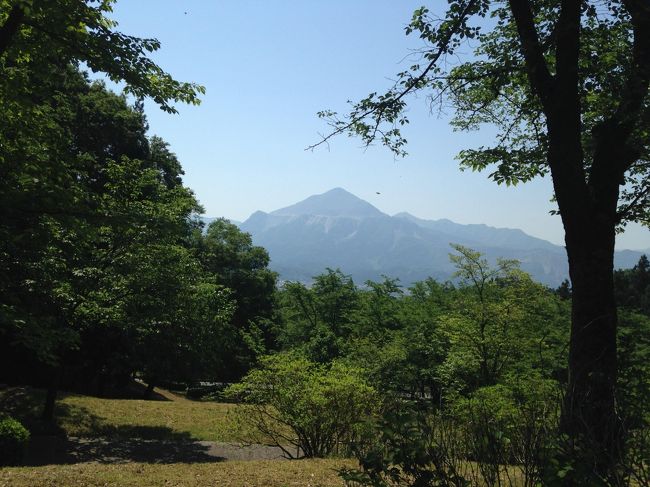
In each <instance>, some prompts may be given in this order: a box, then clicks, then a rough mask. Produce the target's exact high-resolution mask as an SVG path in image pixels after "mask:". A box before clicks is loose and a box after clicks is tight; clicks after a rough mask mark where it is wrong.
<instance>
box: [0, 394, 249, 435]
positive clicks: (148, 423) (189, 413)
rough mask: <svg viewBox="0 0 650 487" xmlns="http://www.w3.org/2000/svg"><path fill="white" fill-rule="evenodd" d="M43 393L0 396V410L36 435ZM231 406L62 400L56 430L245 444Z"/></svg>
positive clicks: (82, 398) (69, 397)
mask: <svg viewBox="0 0 650 487" xmlns="http://www.w3.org/2000/svg"><path fill="white" fill-rule="evenodd" d="M43 398H44V393H43V391H41V390H36V389H30V388H10V389H7V390H4V391H0V409H3V410H5V411H8V412H10V413H11V414H13V415H15V416H16V417H18V418H19V419H21V420H23V421H24V422H25V423H26V424H27V425H28V426H33V428H34V429H36V430H39V429H41V428H43V427H44V426H43V425H42V424H41V423H40V422H39V420H38V417H39V412H40V408H41V405H42V402H43ZM234 407H235V406H234V405H232V404H221V403H214V402H199V401H196V402H195V401H188V400H184V399H181V400H174V401H144V400H137V399H101V398H97V397H90V396H81V395H77V394H60V398H59V400H58V401H57V407H56V410H55V422H56V426H57V428H59V429H60V430H62V431H63V432H64V433H65V434H67V435H68V436H81V437H97V436H112V437H122V438H156V439H181V438H185V439H195V440H210V441H224V442H237V441H242V440H246V432H245V431H243V432H242V431H241V430H240V431H237V428H238V426H237V427H236V426H235V425H234V422H233V420H232V414H231V411H232V409H233V408H234Z"/></svg>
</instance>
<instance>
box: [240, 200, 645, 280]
mask: <svg viewBox="0 0 650 487" xmlns="http://www.w3.org/2000/svg"><path fill="white" fill-rule="evenodd" d="M239 226H240V228H241V229H242V230H243V231H245V232H249V233H250V234H251V235H252V237H253V242H254V243H255V244H256V245H261V246H263V247H265V248H266V249H267V250H268V251H269V254H270V256H271V268H272V269H274V270H275V271H277V272H278V273H279V274H280V278H281V279H282V280H298V281H303V282H309V281H310V280H311V278H312V277H313V276H315V275H317V274H320V273H322V272H324V270H325V268H327V267H331V268H334V269H335V268H340V269H341V270H342V271H343V272H344V273H346V274H350V275H351V276H352V277H353V279H354V281H355V282H356V283H358V284H362V283H363V282H364V281H366V280H367V279H372V280H378V279H381V276H382V274H383V275H387V276H390V277H397V278H399V279H400V280H401V282H402V284H404V285H409V284H411V283H412V282H415V281H418V280H422V279H426V278H427V277H429V276H431V277H433V278H435V279H438V280H447V279H450V278H451V277H452V274H453V273H454V270H455V269H454V267H453V265H452V264H451V263H450V261H449V253H450V252H451V251H452V250H453V249H452V248H451V247H450V246H449V244H450V243H458V244H461V245H464V246H467V247H470V248H472V249H475V250H479V251H481V252H484V253H485V254H486V256H487V257H488V259H489V260H490V261H494V260H495V259H496V258H497V257H505V258H513V259H518V260H519V261H521V267H522V269H523V270H525V271H526V272H528V273H530V274H531V275H532V276H533V277H534V278H535V279H536V280H538V281H540V282H543V283H545V284H548V285H551V286H557V285H559V284H560V282H562V280H563V279H565V278H567V277H568V267H567V257H566V253H565V251H564V248H563V247H560V246H558V245H554V244H552V243H550V242H547V241H546V240H542V239H539V238H535V237H531V236H530V235H527V234H526V233H524V232H522V231H521V230H516V229H508V228H494V227H489V226H487V225H461V224H458V223H454V222H452V221H450V220H422V219H420V218H417V217H415V216H413V215H410V214H408V213H398V214H396V215H393V216H390V215H387V214H385V213H382V212H381V211H379V210H378V209H377V208H375V207H374V206H372V205H371V204H370V203H368V202H366V201H363V200H362V199H360V198H358V197H356V196H354V195H353V194H350V193H349V192H347V191H345V190H344V189H341V188H336V189H332V190H330V191H328V192H326V193H323V194H319V195H314V196H310V197H309V198H307V199H305V200H303V201H301V202H299V203H296V204H294V205H291V206H288V207H286V208H281V209H279V210H276V211H273V212H271V213H264V212H262V211H257V212H255V213H253V214H252V215H251V216H250V218H248V220H246V221H245V222H243V223H241V224H240V225H239ZM641 254H642V252H637V251H631V250H624V251H620V252H617V253H616V266H617V267H632V266H633V265H634V264H636V262H637V261H638V259H639V257H640V256H641Z"/></svg>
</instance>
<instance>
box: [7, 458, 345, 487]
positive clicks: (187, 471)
mask: <svg viewBox="0 0 650 487" xmlns="http://www.w3.org/2000/svg"><path fill="white" fill-rule="evenodd" d="M343 466H346V467H348V468H350V467H352V466H353V464H352V462H351V461H346V460H298V461H247V462H240V461H232V462H222V463H207V464H206V463H204V464H184V463H175V464H170V465H155V464H143V463H129V464H118V465H103V464H96V463H84V464H78V465H52V466H47V467H34V468H27V467H21V468H5V469H0V487H9V486H11V487H32V486H51V487H54V486H62V487H63V486H66V487H67V486H70V487H75V486H84V487H93V486H125V485H128V486H135V487H140V486H141V487H145V486H146V487H149V486H165V487H171V486H189V487H202V486H229V487H239V486H241V487H244V486H245V487H290V486H301V487H333V486H343V485H344V483H343V481H342V480H341V479H340V478H339V476H338V474H337V470H338V469H339V468H341V467H343Z"/></svg>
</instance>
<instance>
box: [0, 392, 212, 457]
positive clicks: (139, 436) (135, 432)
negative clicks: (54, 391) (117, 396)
mask: <svg viewBox="0 0 650 487" xmlns="http://www.w3.org/2000/svg"><path fill="white" fill-rule="evenodd" d="M43 399H44V393H43V391H41V390H36V389H30V388H14V389H13V390H11V391H3V393H2V394H0V411H3V412H7V413H9V414H11V415H12V416H14V417H15V418H17V419H19V420H20V421H21V422H22V423H23V424H24V425H25V426H26V427H27V428H28V429H29V430H30V433H31V439H30V442H29V446H28V449H27V455H26V459H25V462H24V463H25V464H26V465H32V466H37V465H52V464H74V463H81V462H91V461H92V462H98V463H126V462H144V463H178V462H184V463H200V462H219V461H223V460H225V458H224V457H222V456H219V455H218V454H216V453H214V452H211V450H212V448H211V444H210V443H209V442H198V441H196V440H195V439H194V438H192V436H191V435H190V434H189V433H187V432H180V431H175V430H173V429H171V428H169V427H165V426H143V425H114V424H109V423H107V422H106V420H105V419H104V418H101V417H99V416H97V415H95V414H93V413H92V412H91V411H89V410H88V409H87V408H85V407H83V406H79V405H71V404H66V403H62V402H57V405H56V410H55V420H54V421H43V420H42V419H40V412H41V409H42V404H43ZM64 423H67V424H74V425H75V426H76V427H77V429H78V430H79V431H83V432H85V434H84V437H83V438H77V437H67V436H66V433H65V430H64V429H63V428H62V426H61V425H62V424H64Z"/></svg>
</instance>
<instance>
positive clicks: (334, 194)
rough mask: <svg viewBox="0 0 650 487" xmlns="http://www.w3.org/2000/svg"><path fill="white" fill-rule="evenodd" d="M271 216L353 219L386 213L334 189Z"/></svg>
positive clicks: (347, 193)
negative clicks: (316, 216)
mask: <svg viewBox="0 0 650 487" xmlns="http://www.w3.org/2000/svg"><path fill="white" fill-rule="evenodd" d="M271 214H272V215H280V216H296V215H318V216H344V217H352V218H365V217H373V216H383V215H384V213H382V212H381V211H379V210H378V209H377V208H375V207H374V206H372V205H371V204H370V203H368V202H367V201H364V200H362V199H361V198H359V197H357V196H355V195H353V194H352V193H350V192H348V191H346V190H344V189H343V188H334V189H330V190H329V191H327V192H325V193H322V194H316V195H313V196H310V197H309V198H307V199H304V200H302V201H300V202H298V203H296V204H294V205H291V206H287V207H286V208H280V209H279V210H275V211H273V212H271Z"/></svg>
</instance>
